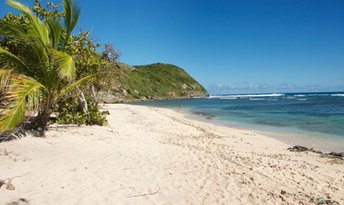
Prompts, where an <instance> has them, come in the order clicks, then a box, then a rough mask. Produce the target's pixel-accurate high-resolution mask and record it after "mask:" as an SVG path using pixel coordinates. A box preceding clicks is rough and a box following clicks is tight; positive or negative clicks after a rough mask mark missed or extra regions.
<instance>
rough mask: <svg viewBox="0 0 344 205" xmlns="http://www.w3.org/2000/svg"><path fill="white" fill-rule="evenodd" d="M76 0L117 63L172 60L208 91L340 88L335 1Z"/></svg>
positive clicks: (342, 32)
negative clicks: (113, 52)
mask: <svg viewBox="0 0 344 205" xmlns="http://www.w3.org/2000/svg"><path fill="white" fill-rule="evenodd" d="M23 2H25V3H27V2H31V1H29V0H23ZM54 2H56V1H54ZM79 3H80V5H81V7H82V13H81V17H80V21H79V26H80V27H81V28H82V29H86V30H90V31H91V32H92V35H93V37H94V38H95V39H96V40H97V41H98V42H99V43H101V44H104V43H110V44H113V45H114V46H115V47H116V48H118V49H119V50H120V51H121V52H122V56H121V58H120V60H121V61H122V62H124V63H127V64H130V65H142V64H150V63H156V62H160V63H170V64H175V65H177V66H179V67H182V68H184V69H185V70H186V71H187V72H188V73H190V74H191V75H192V76H193V77H194V78H195V79H196V80H197V81H199V82H200V83H201V84H202V85H204V86H205V87H206V88H207V89H208V90H209V91H210V92H211V93H219V92H221V93H243V92H245V93H249V92H306V91H312V92H314V91H344V12H343V11H344V1H343V0H331V1H326V0H236V1H234V0H212V1H210V0H125V1H123V0H122V1H117V0H102V1H94V0H79ZM8 11H13V10H12V9H10V8H9V7H8V6H7V5H5V3H4V0H2V5H0V15H1V16H3V15H4V14H6V13H7V12H8Z"/></svg>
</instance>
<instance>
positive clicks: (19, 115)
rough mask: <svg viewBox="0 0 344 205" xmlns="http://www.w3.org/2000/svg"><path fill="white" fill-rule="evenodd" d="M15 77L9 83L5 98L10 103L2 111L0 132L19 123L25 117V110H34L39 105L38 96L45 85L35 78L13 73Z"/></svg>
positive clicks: (10, 128) (8, 129)
mask: <svg viewBox="0 0 344 205" xmlns="http://www.w3.org/2000/svg"><path fill="white" fill-rule="evenodd" d="M12 77H14V78H15V79H13V80H12V82H13V83H11V84H10V85H9V88H8V89H9V92H8V93H7V94H6V96H5V99H6V100H8V101H9V102H10V103H9V105H7V106H6V108H5V109H4V110H3V111H2V113H1V115H2V117H1V119H0V132H7V131H10V130H12V129H14V128H15V127H17V126H18V125H19V124H21V123H22V122H23V120H24V117H25V110H26V109H28V110H34V109H37V108H38V106H39V97H40V94H41V92H42V90H45V87H44V86H43V85H42V84H40V83H39V82H37V81H36V80H34V79H32V78H29V77H26V76H23V75H13V76H12Z"/></svg>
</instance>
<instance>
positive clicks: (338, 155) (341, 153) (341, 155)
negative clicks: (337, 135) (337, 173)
mask: <svg viewBox="0 0 344 205" xmlns="http://www.w3.org/2000/svg"><path fill="white" fill-rule="evenodd" d="M329 155H331V156H334V157H344V152H330V153H329Z"/></svg>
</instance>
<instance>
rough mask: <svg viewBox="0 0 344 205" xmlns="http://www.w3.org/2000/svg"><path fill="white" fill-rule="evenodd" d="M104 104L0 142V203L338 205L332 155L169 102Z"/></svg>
mask: <svg viewBox="0 0 344 205" xmlns="http://www.w3.org/2000/svg"><path fill="white" fill-rule="evenodd" d="M104 109H105V110H108V111H109V112H110V115H109V116H108V121H109V125H108V126H105V127H97V126H93V127H88V126H61V125H51V126H50V129H49V131H48V132H47V134H46V137H44V138H37V137H32V136H27V137H24V138H22V139H20V140H16V141H10V142H4V143H0V180H3V181H4V182H5V183H6V184H3V185H2V187H1V188H0V204H5V205H7V204H11V205H14V204H31V205H40V204H44V205H46V204H65V205H69V204H71V205H72V204H92V205H93V204H231V205H232V204H320V203H323V204H344V165H343V161H342V160H339V159H330V158H326V157H321V156H319V155H318V154H315V153H311V152H302V153H295V152H290V151H288V150H287V148H288V147H289V145H287V144H285V143H282V142H280V141H278V140H276V139H273V138H269V137H267V136H263V135H261V134H258V133H254V132H253V131H248V130H242V129H237V128H231V127H221V126H216V125H212V124H207V123H205V122H198V121H194V120H191V119H188V118H186V117H185V116H184V115H183V113H179V112H177V111H173V110H168V109H161V108H152V107H145V106H136V105H124V104H116V105H105V107H104ZM9 180H10V181H11V184H12V185H13V187H12V188H15V189H14V190H9V189H6V186H8V184H9ZM9 188H11V187H9Z"/></svg>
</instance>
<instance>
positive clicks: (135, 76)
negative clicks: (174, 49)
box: [99, 63, 208, 102]
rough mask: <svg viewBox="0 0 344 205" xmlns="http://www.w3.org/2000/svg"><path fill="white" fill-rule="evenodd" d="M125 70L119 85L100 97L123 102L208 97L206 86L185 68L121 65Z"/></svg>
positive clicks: (169, 65)
mask: <svg viewBox="0 0 344 205" xmlns="http://www.w3.org/2000/svg"><path fill="white" fill-rule="evenodd" d="M120 69H121V70H122V71H123V72H124V73H125V75H123V76H124V77H121V78H119V79H117V82H118V83H116V85H113V86H112V87H111V88H110V89H108V90H106V91H105V90H102V91H101V92H100V93H99V94H100V99H101V100H103V101H105V102H123V101H134V100H148V99H157V100H160V99H177V98H192V97H205V96H208V93H207V91H206V90H205V89H204V87H203V86H202V85H200V84H199V83H198V82H197V81H196V80H194V79H193V78H192V77H191V76H190V75H189V74H188V73H187V72H185V71H184V70H183V69H182V68H179V67H177V66H175V65H171V64H161V63H156V64H150V65H143V66H134V67H131V66H127V65H120Z"/></svg>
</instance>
